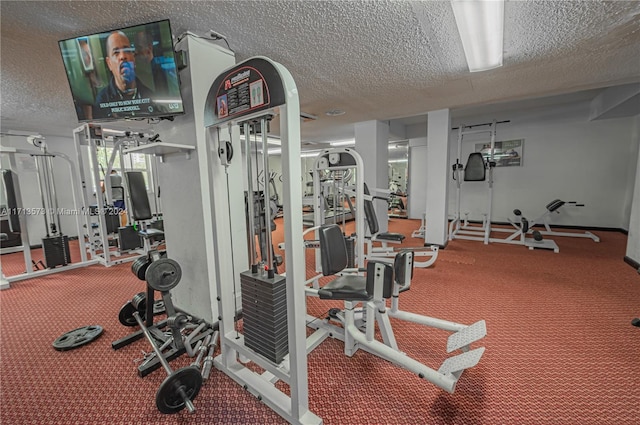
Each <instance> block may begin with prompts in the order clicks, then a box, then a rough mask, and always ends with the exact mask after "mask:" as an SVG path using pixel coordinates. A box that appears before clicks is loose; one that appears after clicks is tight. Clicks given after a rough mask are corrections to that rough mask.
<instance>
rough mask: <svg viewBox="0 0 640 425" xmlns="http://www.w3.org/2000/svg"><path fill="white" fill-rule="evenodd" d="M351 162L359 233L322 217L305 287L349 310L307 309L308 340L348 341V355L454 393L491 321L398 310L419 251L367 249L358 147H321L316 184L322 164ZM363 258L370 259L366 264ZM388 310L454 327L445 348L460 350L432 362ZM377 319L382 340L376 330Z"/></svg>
mask: <svg viewBox="0 0 640 425" xmlns="http://www.w3.org/2000/svg"><path fill="white" fill-rule="evenodd" d="M348 168H355V175H356V177H360V178H359V179H358V178H356V182H355V185H353V186H352V187H350V188H342V189H341V190H342V191H344V192H345V193H348V194H349V195H351V196H354V197H355V203H356V207H355V213H356V217H355V221H356V233H355V234H354V235H350V236H348V237H347V236H345V235H344V233H343V231H342V230H341V229H340V227H339V226H338V225H336V224H320V225H319V226H317V227H315V228H313V230H315V231H316V240H317V242H307V247H308V248H312V249H315V265H316V272H317V273H318V274H317V275H316V276H313V277H311V278H310V279H308V280H307V281H306V283H307V285H311V286H308V287H307V289H306V291H307V296H313V297H318V298H320V299H331V300H342V301H343V302H344V310H340V309H337V308H336V309H331V310H330V311H329V318H327V319H322V318H316V317H313V316H310V315H307V326H309V327H310V328H312V329H314V330H315V332H314V333H313V334H312V335H311V336H309V338H308V340H307V347H308V349H310V350H311V349H314V348H315V347H317V346H319V345H320V344H321V343H322V342H323V341H324V340H325V339H327V338H329V337H331V338H335V339H339V340H341V341H343V342H344V345H345V348H344V351H345V354H346V355H347V356H353V355H354V354H355V353H356V352H357V351H358V350H359V349H362V350H364V351H367V352H369V353H371V354H373V355H375V356H378V357H381V358H383V359H385V360H387V361H389V362H391V363H393V364H395V365H398V366H400V367H402V368H404V369H407V370H409V371H411V372H413V373H415V374H416V375H418V376H419V377H420V378H423V379H426V380H428V381H429V382H431V383H433V384H435V385H436V386H438V387H439V388H442V389H444V390H446V391H448V392H451V393H452V392H454V390H455V386H456V383H457V381H458V380H459V379H460V377H461V375H462V372H463V371H464V370H465V369H468V368H470V367H473V366H475V365H476V364H477V363H478V362H479V361H480V358H481V357H482V354H483V353H484V347H480V348H476V349H473V350H472V349H471V347H470V346H471V344H472V343H474V342H476V341H478V340H480V339H482V338H484V336H485V335H486V324H485V321H484V320H480V321H478V322H476V323H474V324H473V325H470V326H467V325H463V324H459V323H455V322H449V321H445V320H441V319H436V318H432V317H427V316H421V315H417V314H414V313H409V312H405V311H402V310H400V308H399V304H398V302H399V301H398V297H399V294H400V292H403V291H405V290H407V289H409V286H410V279H411V276H412V275H413V266H414V263H413V261H414V256H415V255H416V252H414V251H411V250H403V251H400V252H396V253H395V256H394V257H393V259H390V258H385V259H380V258H370V257H367V256H366V255H365V253H364V251H365V249H364V248H365V231H364V228H365V221H366V220H367V219H366V213H365V211H366V210H367V206H366V203H367V202H371V197H370V196H369V197H367V195H366V192H365V184H364V182H363V181H362V176H363V175H364V173H363V165H362V159H361V157H360V155H358V154H357V153H356V152H355V151H354V150H352V149H349V148H336V149H327V150H324V151H322V152H321V153H320V154H319V156H318V158H317V159H316V161H315V163H314V188H316V190H317V189H318V188H319V185H320V178H319V175H320V174H321V172H322V171H323V170H325V169H331V170H335V171H338V170H345V169H348ZM369 208H372V205H369ZM320 219H321V216H317V217H316V221H317V222H319V223H321V222H320V221H319V220H320ZM311 230H312V229H308V231H311ZM347 242H350V243H347ZM350 245H351V246H350ZM365 259H368V260H369V261H368V263H367V265H366V268H365ZM363 270H366V276H363V275H362V271H363ZM330 275H337V276H338V277H337V278H336V279H334V280H333V281H331V282H329V283H327V284H325V285H324V286H320V283H319V279H320V278H322V277H323V276H330ZM389 299H392V308H391V309H388V308H387V301H388V300H389ZM359 306H360V307H359ZM358 307H359V308H358ZM389 317H395V318H397V319H399V320H406V321H411V322H414V323H418V324H421V325H424V326H429V327H434V328H437V329H442V330H446V331H449V332H452V335H451V336H449V339H448V343H447V351H448V352H453V351H455V350H457V349H460V350H461V351H462V354H458V355H456V356H453V357H450V358H448V359H446V360H445V361H444V362H443V364H442V365H441V366H440V368H439V369H438V370H434V369H431V368H430V367H428V366H426V365H424V364H422V363H420V362H418V361H417V360H415V359H412V358H411V357H409V356H407V355H406V354H404V353H403V352H402V351H401V350H400V349H399V347H398V343H397V341H396V339H395V336H394V333H393V328H392V327H391V321H390V319H389ZM336 323H337V324H338V325H336ZM376 324H377V326H378V328H379V330H380V334H381V335H382V341H378V340H376V339H375V338H374V330H375V325H376Z"/></svg>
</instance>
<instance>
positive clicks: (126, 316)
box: [118, 301, 138, 326]
mask: <svg viewBox="0 0 640 425" xmlns="http://www.w3.org/2000/svg"><path fill="white" fill-rule="evenodd" d="M136 311H138V310H137V309H136V308H135V307H134V306H133V304H131V301H128V302H127V303H126V304H125V305H123V306H122V308H121V309H120V312H119V313H118V320H119V321H120V323H122V324H123V325H124V326H137V325H138V322H136V318H135V317H133V313H135V312H136Z"/></svg>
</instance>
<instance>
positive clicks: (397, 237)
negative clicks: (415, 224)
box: [376, 233, 406, 243]
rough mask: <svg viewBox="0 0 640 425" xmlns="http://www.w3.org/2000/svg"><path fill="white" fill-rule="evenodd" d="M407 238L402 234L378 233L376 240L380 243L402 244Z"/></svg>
mask: <svg viewBox="0 0 640 425" xmlns="http://www.w3.org/2000/svg"><path fill="white" fill-rule="evenodd" d="M405 238H406V236H405V235H403V234H402V233H378V234H377V235H376V239H377V240H379V241H391V242H399V243H401V242H402V241H403V240H405Z"/></svg>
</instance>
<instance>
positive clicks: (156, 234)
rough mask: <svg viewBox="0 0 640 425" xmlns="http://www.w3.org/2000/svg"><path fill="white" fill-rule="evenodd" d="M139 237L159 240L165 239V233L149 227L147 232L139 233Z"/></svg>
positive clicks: (141, 231)
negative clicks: (160, 238) (159, 238)
mask: <svg viewBox="0 0 640 425" xmlns="http://www.w3.org/2000/svg"><path fill="white" fill-rule="evenodd" d="M138 235H140V236H142V237H143V238H158V237H163V236H164V232H163V231H162V230H158V229H154V228H152V227H147V228H146V229H145V230H140V231H139V232H138Z"/></svg>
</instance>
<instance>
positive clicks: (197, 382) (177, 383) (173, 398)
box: [156, 366, 202, 413]
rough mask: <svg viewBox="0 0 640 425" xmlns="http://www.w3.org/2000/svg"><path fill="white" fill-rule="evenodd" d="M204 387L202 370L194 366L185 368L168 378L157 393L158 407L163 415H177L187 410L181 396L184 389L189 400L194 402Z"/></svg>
mask: <svg viewBox="0 0 640 425" xmlns="http://www.w3.org/2000/svg"><path fill="white" fill-rule="evenodd" d="M200 387H202V375H201V374H200V370H199V369H197V368H196V367H193V366H187V367H183V368H182V369H179V370H176V371H175V372H173V373H172V374H171V375H170V376H168V377H167V378H166V379H165V380H164V381H163V382H162V384H161V385H160V388H158V392H157V393H156V406H158V410H159V411H161V412H162V413H176V412H179V411H180V410H182V409H184V408H185V402H184V399H183V398H182V396H181V395H180V392H179V389H180V388H182V389H183V390H184V393H185V394H186V395H187V398H188V399H189V400H192V401H193V400H194V399H195V398H196V396H197V395H198V393H199V392H200Z"/></svg>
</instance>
